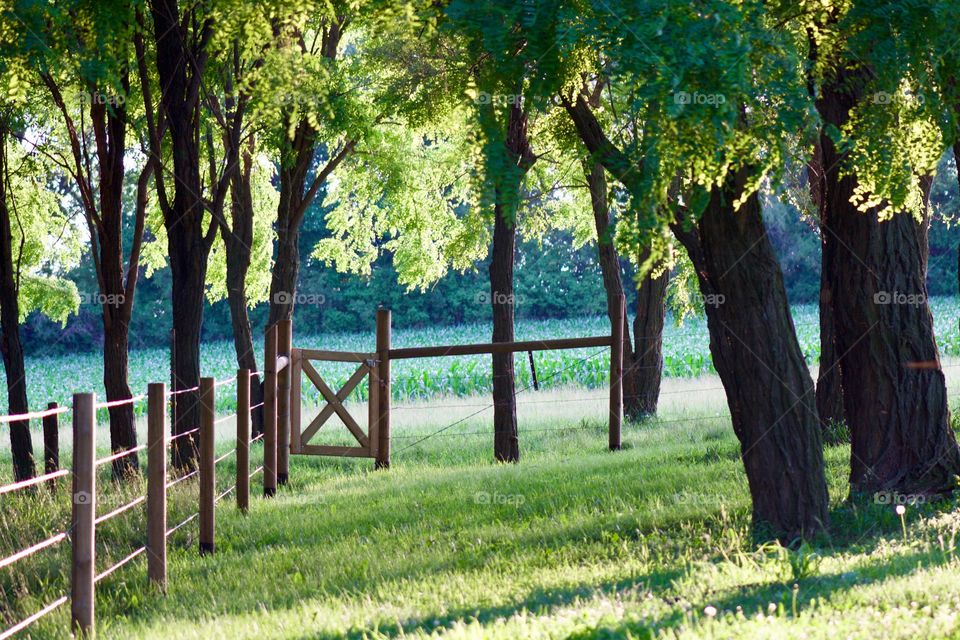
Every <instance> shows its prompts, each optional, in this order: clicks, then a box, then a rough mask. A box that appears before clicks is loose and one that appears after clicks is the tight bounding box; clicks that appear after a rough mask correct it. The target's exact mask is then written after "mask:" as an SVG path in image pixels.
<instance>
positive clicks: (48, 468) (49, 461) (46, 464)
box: [43, 402, 60, 490]
mask: <svg viewBox="0 0 960 640" xmlns="http://www.w3.org/2000/svg"><path fill="white" fill-rule="evenodd" d="M57 408H59V405H58V404H57V403H56V402H51V403H49V404H47V409H50V410H52V409H57ZM59 470H60V416H59V415H58V414H56V413H54V414H52V415H49V416H44V417H43V472H44V473H54V472H55V471H59ZM56 488H57V481H56V480H51V481H50V489H51V490H53V489H56Z"/></svg>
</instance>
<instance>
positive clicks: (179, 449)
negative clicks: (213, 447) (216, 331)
mask: <svg viewBox="0 0 960 640" xmlns="http://www.w3.org/2000/svg"><path fill="white" fill-rule="evenodd" d="M168 248H169V251H170V265H171V275H172V280H173V287H172V288H173V331H174V343H173V362H174V370H173V377H174V387H175V389H176V390H177V391H183V393H181V394H179V395H178V396H176V401H175V407H176V410H175V412H174V425H173V433H174V435H178V434H181V433H186V432H187V431H192V430H193V429H196V428H197V427H199V426H200V392H199V389H198V387H199V385H200V332H201V328H202V326H203V291H204V285H205V283H206V273H207V261H206V258H207V255H208V254H207V253H206V250H205V248H204V247H202V246H201V247H196V248H195V249H194V250H193V251H191V250H189V249H184V248H181V247H180V243H179V242H173V241H171V242H170V243H169V247H168ZM187 390H189V391H187ZM198 447H199V438H198V434H196V433H194V434H192V435H190V436H187V437H185V438H180V439H179V440H177V441H175V442H174V443H173V445H172V461H173V465H174V466H175V467H177V468H179V469H192V468H194V467H195V466H196V461H197V450H198Z"/></svg>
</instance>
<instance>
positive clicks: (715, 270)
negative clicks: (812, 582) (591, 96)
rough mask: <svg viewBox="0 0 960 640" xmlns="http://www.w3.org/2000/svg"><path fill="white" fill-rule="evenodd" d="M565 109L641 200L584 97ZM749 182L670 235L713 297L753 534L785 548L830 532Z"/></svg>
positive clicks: (796, 366) (810, 410) (806, 391)
mask: <svg viewBox="0 0 960 640" xmlns="http://www.w3.org/2000/svg"><path fill="white" fill-rule="evenodd" d="M564 106H565V108H566V110H567V113H568V114H569V115H570V117H571V119H572V120H573V122H574V125H575V126H576V128H577V133H578V134H579V135H580V139H581V140H583V142H584V144H585V145H586V146H587V149H588V150H589V151H590V153H591V154H593V156H594V157H595V158H596V159H597V160H598V161H600V162H602V163H603V164H604V166H605V167H606V168H607V170H608V171H610V172H611V174H613V175H614V176H615V177H618V179H619V180H621V182H623V184H624V186H626V187H627V188H628V189H629V190H630V191H631V192H632V193H641V192H642V190H643V187H642V185H640V184H639V172H638V171H636V165H635V164H634V163H633V162H631V160H630V158H629V157H627V156H626V155H625V154H624V153H623V152H622V151H621V150H619V149H618V148H617V147H616V146H615V145H614V144H613V143H612V142H611V141H610V139H609V138H607V136H606V134H605V133H604V132H603V129H602V127H601V126H600V123H599V121H598V120H597V119H596V116H595V115H594V114H593V112H592V110H591V109H590V107H589V105H588V104H587V102H586V100H585V99H584V98H583V96H578V98H577V99H576V101H575V102H569V101H565V104H564ZM747 177H748V176H747V175H745V172H741V173H740V174H739V175H737V176H736V179H735V180H734V179H732V178H730V179H728V184H727V185H726V188H725V189H723V190H720V189H715V190H714V192H713V193H712V194H711V198H710V203H709V205H708V206H707V210H706V212H705V213H704V214H703V216H702V218H701V220H700V221H699V222H698V223H697V224H695V225H693V224H692V223H686V222H684V221H680V222H678V223H677V224H674V225H672V228H673V231H674V234H675V235H676V236H677V238H678V239H679V240H680V242H681V243H683V245H684V247H686V249H687V252H688V253H689V255H690V258H691V260H693V263H694V266H695V267H696V270H697V277H698V279H699V282H700V288H701V291H702V293H703V294H704V297H705V298H706V297H707V296H710V298H709V300H710V301H711V304H708V305H706V310H707V326H708V328H709V331H710V353H711V355H712V356H713V363H714V366H715V367H716V369H717V372H718V373H719V374H720V379H721V380H722V382H723V387H724V390H725V391H726V394H727V404H728V406H729V407H730V415H731V419H732V421H733V428H734V431H735V432H736V434H737V438H738V439H739V440H740V449H741V455H742V457H743V464H744V467H745V469H746V472H747V481H748V483H749V484H750V495H751V497H752V499H753V521H754V533H755V535H756V536H757V537H758V538H761V537H766V536H767V535H770V534H773V535H776V536H778V537H779V538H780V539H781V540H785V541H790V540H793V539H794V538H795V537H796V536H808V535H811V534H814V533H816V532H818V531H821V530H823V529H826V528H827V526H828V513H827V507H828V496H827V485H826V478H825V476H824V466H823V443H822V440H821V436H820V429H819V425H818V423H817V415H816V409H815V407H814V398H813V380H812V379H811V378H810V371H809V370H808V369H807V365H806V362H805V361H804V359H803V353H802V351H801V350H800V345H799V343H798V342H797V337H796V332H795V331H794V326H793V318H792V317H791V315H790V306H789V304H788V302H787V292H786V288H785V286H784V284H783V275H782V273H781V272H780V264H779V263H778V262H777V259H776V255H775V254H774V252H773V247H772V246H771V245H770V240H769V239H768V237H767V235H766V230H765V229H764V227H763V219H762V217H761V214H760V202H759V199H758V197H757V196H756V194H754V195H753V196H751V197H750V198H748V199H747V200H746V202H745V203H744V204H743V205H742V206H741V207H740V209H739V210H738V211H734V209H733V202H734V200H735V199H736V198H737V197H738V196H739V195H740V194H741V193H742V191H743V184H744V182H745V181H746V178H747ZM687 224H691V225H692V226H689V227H688V226H687Z"/></svg>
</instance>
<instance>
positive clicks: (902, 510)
mask: <svg viewBox="0 0 960 640" xmlns="http://www.w3.org/2000/svg"><path fill="white" fill-rule="evenodd" d="M896 512H897V515H898V516H902V515H903V514H905V513H906V512H907V508H906V507H905V506H903V505H902V504H898V505H897V508H896Z"/></svg>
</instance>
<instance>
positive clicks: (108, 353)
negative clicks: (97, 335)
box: [103, 322, 140, 481]
mask: <svg viewBox="0 0 960 640" xmlns="http://www.w3.org/2000/svg"><path fill="white" fill-rule="evenodd" d="M128 335H129V324H128V323H124V322H112V323H105V324H104V332H103V386H104V389H105V390H106V392H107V401H109V402H113V401H116V400H129V399H130V398H132V397H133V394H132V393H131V392H130V386H129V384H128V383H127V374H128V356H127V354H128V351H127V349H128V344H127V342H128ZM109 412H110V448H111V450H113V451H115V452H117V451H124V450H127V449H132V448H133V447H135V446H137V427H136V419H135V417H134V412H133V404H132V403H128V404H122V405H118V406H115V407H110V409H109ZM139 468H140V464H139V460H138V457H137V454H135V453H134V454H132V455H129V456H125V457H123V458H119V459H117V460H114V462H113V477H114V479H115V480H118V481H119V480H122V479H124V478H126V477H129V476H130V475H132V474H133V473H135V472H136V471H137V469H139Z"/></svg>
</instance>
